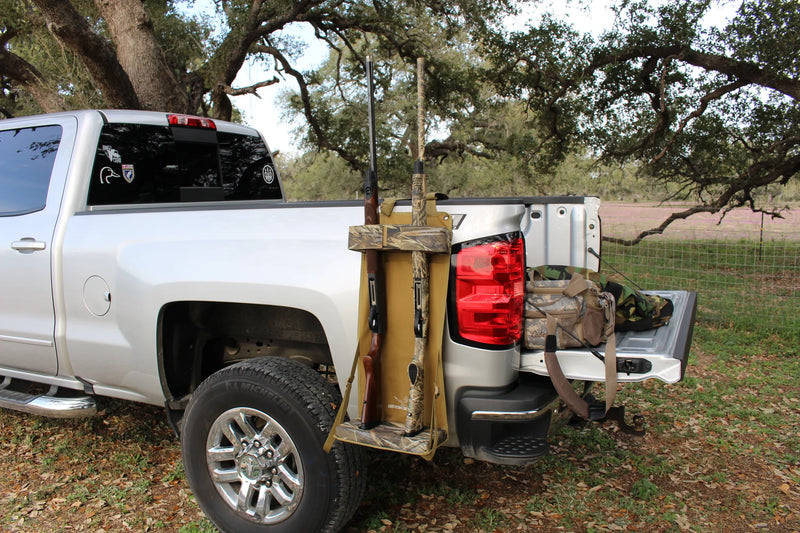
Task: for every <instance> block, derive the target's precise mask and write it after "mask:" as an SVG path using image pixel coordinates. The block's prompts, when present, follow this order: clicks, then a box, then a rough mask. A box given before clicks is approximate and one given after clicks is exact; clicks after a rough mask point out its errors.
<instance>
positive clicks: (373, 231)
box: [348, 224, 451, 254]
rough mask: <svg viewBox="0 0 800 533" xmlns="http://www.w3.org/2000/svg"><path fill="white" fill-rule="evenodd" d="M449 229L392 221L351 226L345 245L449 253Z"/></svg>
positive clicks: (367, 248) (375, 248) (362, 247)
mask: <svg viewBox="0 0 800 533" xmlns="http://www.w3.org/2000/svg"><path fill="white" fill-rule="evenodd" d="M450 241H451V232H450V231H449V230H448V229H447V228H441V227H434V226H413V225H393V224H370V225H362V226H350V233H349V237H348V248H349V249H350V250H356V251H359V252H363V251H364V250H403V251H411V252H414V251H417V252H428V253H439V254H443V253H450Z"/></svg>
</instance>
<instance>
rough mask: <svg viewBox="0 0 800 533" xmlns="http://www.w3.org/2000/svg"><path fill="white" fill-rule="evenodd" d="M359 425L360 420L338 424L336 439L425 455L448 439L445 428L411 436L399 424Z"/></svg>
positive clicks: (428, 429) (427, 429) (428, 430)
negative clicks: (371, 427)
mask: <svg viewBox="0 0 800 533" xmlns="http://www.w3.org/2000/svg"><path fill="white" fill-rule="evenodd" d="M358 425H359V421H358V420H355V421H353V422H344V423H342V424H340V425H338V426H336V439H337V440H341V441H344V442H350V443H352V444H358V445H360V446H369V447H370V448H378V449H381V450H394V451H398V452H403V453H408V454H412V455H423V456H424V455H428V454H429V453H431V451H432V450H435V449H436V446H437V445H438V444H441V443H442V442H444V441H445V440H447V432H445V431H444V430H437V431H436V433H435V434H433V435H431V430H430V428H425V429H423V430H422V431H420V432H419V433H417V434H416V435H414V436H411V437H409V436H407V435H406V431H405V427H403V426H401V425H399V424H391V423H383V424H381V425H379V426H377V427H376V428H374V429H361V428H360V427H358Z"/></svg>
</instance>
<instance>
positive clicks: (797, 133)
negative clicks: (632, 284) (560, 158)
mask: <svg viewBox="0 0 800 533" xmlns="http://www.w3.org/2000/svg"><path fill="white" fill-rule="evenodd" d="M720 6H722V7H734V6H738V7H737V8H736V10H735V14H734V16H733V18H732V19H731V20H730V21H729V22H727V23H725V22H722V21H719V20H713V18H712V17H713V13H714V12H713V11H712V8H715V7H717V8H718V7H720ZM615 13H616V22H615V25H614V26H613V28H611V29H610V30H609V31H607V32H605V33H603V34H601V35H600V36H599V37H597V38H591V37H589V36H586V35H580V34H579V33H577V32H576V31H575V30H574V29H572V28H571V27H569V26H567V25H564V24H562V23H560V22H558V21H557V20H555V19H554V18H551V17H545V18H544V20H543V21H542V23H541V24H540V25H538V26H536V27H531V28H528V29H526V30H524V31H515V32H510V33H505V34H499V33H498V34H495V35H493V36H491V37H490V39H489V40H488V41H487V51H488V56H489V57H491V63H492V65H493V66H494V69H493V70H492V72H493V73H494V74H495V77H494V81H495V87H496V88H497V91H498V93H499V94H503V95H506V96H510V97H514V98H519V99H521V100H522V101H525V102H526V103H527V105H528V106H529V107H530V108H531V109H536V110H538V111H539V115H538V117H539V120H540V124H541V126H542V127H543V129H544V131H546V132H547V133H546V135H545V136H544V137H543V138H542V143H541V147H540V149H541V151H542V152H543V153H544V154H545V155H546V156H548V157H552V155H555V154H561V153H564V152H568V151H570V150H574V149H576V148H577V149H582V150H587V151H588V153H590V154H591V155H593V156H597V157H598V159H599V160H601V161H606V162H608V161H616V162H621V163H629V164H633V165H635V166H636V167H637V168H638V171H639V172H640V173H641V174H643V175H645V176H647V177H648V178H650V179H651V180H655V181H656V182H662V183H672V184H675V187H673V188H672V197H673V198H679V199H692V200H694V201H696V202H698V205H696V206H695V207H692V208H690V209H686V210H685V211H682V212H680V213H675V214H673V216H672V217H670V219H669V220H667V221H665V224H664V225H662V227H659V228H655V229H654V230H653V231H650V232H645V233H643V234H642V235H640V236H639V237H638V238H637V239H634V240H633V242H636V241H637V240H639V239H641V238H642V237H644V236H646V235H647V234H651V233H658V232H660V231H662V230H663V229H664V228H665V227H666V225H667V224H668V223H670V222H671V221H673V220H675V219H677V218H685V217H687V216H690V215H691V214H694V213H697V212H701V211H706V212H718V211H720V210H725V209H730V208H732V207H737V206H742V205H749V206H750V207H752V208H754V209H758V207H757V203H756V196H755V193H756V191H758V190H760V189H763V188H764V187H766V186H768V185H770V184H781V185H785V184H787V183H788V182H789V181H790V180H792V179H796V178H797V177H798V172H800V149H798V146H800V121H798V119H800V105H798V97H800V58H799V57H798V55H797V53H796V50H797V46H798V44H800V9H798V5H797V2H796V1H795V0H771V1H765V0H754V1H751V0H745V1H741V2H711V1H710V0H696V1H682V2H664V3H656V2H646V1H627V0H626V1H620V2H617V5H616V8H615ZM771 213H773V214H777V213H776V212H775V211H771Z"/></svg>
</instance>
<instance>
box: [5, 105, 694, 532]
mask: <svg viewBox="0 0 800 533" xmlns="http://www.w3.org/2000/svg"><path fill="white" fill-rule="evenodd" d="M0 160H1V161H2V165H0V242H1V243H2V246H0V295H1V296H0V380H2V382H1V383H0V406H2V407H4V408H8V409H16V410H20V411H25V412H28V413H32V414H35V415H45V416H59V417H78V416H91V415H93V414H94V413H95V397H96V396H109V397H114V398H121V399H125V400H132V401H137V402H144V403H148V404H154V405H163V406H164V407H165V408H166V412H167V416H168V417H169V420H170V422H171V423H172V424H173V427H174V428H175V430H176V432H178V433H179V434H180V437H181V442H182V450H183V456H184V464H185V470H186V473H187V478H188V480H189V482H190V485H191V488H192V490H193V492H194V493H195V496H196V498H197V501H198V502H199V504H200V506H201V507H202V509H203V510H204V512H205V513H206V514H207V515H208V516H209V518H210V519H211V520H212V521H213V522H214V523H215V524H216V525H217V526H218V527H219V528H220V529H222V530H224V531H236V532H242V531H258V532H285V531H293V532H298V531H303V532H307V531H308V532H312V531H337V530H339V529H340V528H341V527H342V526H343V525H344V524H345V523H346V522H347V520H348V519H349V518H350V517H351V516H352V513H353V512H354V511H355V508H356V507H357V506H358V503H359V501H360V498H361V495H362V492H363V490H364V475H363V472H364V470H363V466H362V465H361V460H362V459H361V454H360V449H359V448H358V447H354V446H351V445H345V444H343V443H337V444H336V445H335V446H334V447H333V450H332V451H331V452H330V453H329V454H326V453H325V452H324V451H323V449H322V443H323V442H324V440H325V437H326V436H327V433H328V430H329V429H330V427H331V424H332V420H333V417H334V414H335V411H336V408H337V406H338V404H339V403H340V402H341V391H343V390H344V387H345V382H346V380H347V378H348V369H349V368H350V366H351V363H352V361H353V356H354V353H355V350H356V346H357V330H358V324H357V322H358V320H357V316H358V292H359V284H360V273H359V268H360V261H361V259H360V254H358V253H356V252H353V251H350V250H348V246H347V239H348V227H350V226H353V225H358V224H362V223H363V204H362V203H359V202H315V203H290V202H287V201H286V200H285V198H284V194H283V189H282V186H281V183H280V180H279V175H278V172H277V170H276V168H275V165H274V162H273V159H272V155H271V153H270V151H269V149H268V147H267V145H266V143H265V142H264V140H263V139H262V137H261V136H260V135H259V133H258V132H257V131H255V130H253V129H251V128H247V127H243V126H240V125H236V124H231V123H225V122H221V121H212V120H209V119H205V118H200V117H190V116H183V115H170V114H166V113H155V112H139V111H136V112H133V111H77V112H70V113H61V114H51V115H43V116H37V117H28V118H19V119H9V120H3V121H2V122H0ZM439 208H440V209H441V210H442V211H446V212H447V213H449V214H450V215H451V216H452V219H453V223H454V229H453V235H452V244H453V247H452V257H453V265H454V266H453V269H455V268H456V267H455V265H456V263H457V261H456V258H457V257H458V255H459V254H462V253H465V251H466V250H470V253H472V254H475V253H483V252H482V249H481V248H480V247H485V248H486V250H487V251H486V253H487V254H488V253H491V252H490V250H491V249H492V247H491V246H486V245H487V244H491V243H496V242H515V243H522V247H519V249H520V250H524V258H523V259H524V264H526V265H528V266H536V265H546V264H562V265H572V266H579V267H588V268H590V269H593V270H598V269H599V266H600V265H599V260H598V257H597V256H595V255H593V254H592V253H590V249H591V250H599V249H600V242H601V235H600V219H599V217H598V209H599V201H598V200H597V199H595V198H588V197H587V198H584V197H553V198H483V199H464V200H457V199H449V200H442V201H440V202H439ZM397 209H400V210H403V209H405V210H410V207H409V206H408V205H407V204H405V205H404V204H403V203H402V202H400V203H399V205H398V207H397ZM476 247H478V248H476ZM521 253H522V252H521ZM490 259H491V258H489V260H490ZM456 275H457V273H454V274H453V276H456ZM490 278H491V276H490ZM497 283H498V284H499V285H498V287H497V290H499V291H501V292H502V290H504V288H503V287H502V280H497ZM450 292H451V293H453V292H454V291H452V290H451V291H450ZM661 294H663V295H666V296H669V297H670V298H671V299H672V300H673V302H674V304H675V309H674V314H673V317H672V320H671V322H670V324H669V326H665V327H662V328H659V329H656V330H652V331H645V332H636V333H628V334H625V335H619V336H618V338H617V358H618V361H620V362H622V363H623V364H622V365H621V366H620V365H619V364H618V368H619V369H620V372H619V373H618V381H619V382H625V381H640V380H645V379H651V378H657V379H661V380H663V381H667V382H676V381H678V380H680V379H681V378H682V377H683V372H684V370H685V368H686V359H687V356H688V350H689V344H690V342H691V333H692V327H693V317H694V309H695V295H694V294H693V293H687V292H670V293H667V292H664V293H661ZM470 305H471V306H472V308H471V310H470V312H469V313H462V308H461V306H462V301H461V300H460V299H459V298H458V297H457V295H456V294H449V295H448V303H447V319H446V325H445V331H444V340H443V346H442V360H443V364H442V372H443V376H444V384H445V391H444V393H445V396H446V405H447V413H448V418H447V419H448V421H449V424H448V429H447V440H446V445H448V446H454V447H460V448H461V450H463V452H464V454H465V455H467V456H470V457H475V458H479V459H482V460H487V461H492V462H496V463H504V464H526V463H530V462H532V461H534V460H536V458H537V457H539V456H541V455H542V454H544V453H547V441H546V438H547V435H548V433H549V431H550V430H551V428H552V427H553V426H554V424H555V422H556V418H557V416H556V414H555V413H557V412H558V411H559V406H560V401H559V398H558V395H557V393H556V392H555V390H554V388H553V386H552V384H551V383H550V380H549V379H548V377H547V369H546V367H545V365H544V362H543V357H542V353H541V352H538V351H528V350H525V349H524V348H523V347H522V344H521V343H520V342H518V340H519V329H520V328H519V323H520V322H521V320H522V317H521V316H519V317H511V322H512V323H511V324H510V325H509V326H508V328H509V329H508V330H500V331H499V330H498V327H497V325H496V323H494V322H492V319H491V313H492V312H493V310H492V309H491V307H490V306H488V305H487V309H486V310H485V315H486V316H488V317H489V318H488V319H486V318H485V317H484V318H476V317H481V316H483V315H484V313H477V312H476V311H475V309H474V305H475V303H474V301H473V302H471V303H470ZM479 311H480V310H479ZM508 319H509V317H504V323H508ZM501 329H502V328H501ZM600 350H601V351H602V347H600ZM558 357H559V359H560V360H561V365H562V368H563V371H564V373H565V374H566V376H567V377H568V378H569V379H573V380H576V381H586V382H594V381H603V380H604V379H605V374H604V368H603V364H602V363H601V362H599V361H598V360H597V358H596V357H595V356H593V355H592V354H590V353H588V351H586V350H576V349H571V350H563V351H559V352H558ZM625 361H628V362H629V363H631V364H629V365H628V366H625V364H624V363H625ZM642 362H644V363H645V364H640V363H642ZM347 408H348V412H349V414H350V417H351V418H355V417H357V416H358V412H359V405H358V399H357V398H356V397H355V395H354V396H353V397H351V400H350V403H349V405H348V406H347Z"/></svg>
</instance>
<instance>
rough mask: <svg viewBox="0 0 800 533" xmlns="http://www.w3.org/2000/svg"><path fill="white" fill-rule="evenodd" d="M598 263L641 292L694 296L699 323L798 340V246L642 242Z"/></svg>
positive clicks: (609, 247) (608, 251)
mask: <svg viewBox="0 0 800 533" xmlns="http://www.w3.org/2000/svg"><path fill="white" fill-rule="evenodd" d="M603 258H604V260H605V261H607V262H608V263H610V264H611V265H613V266H614V267H615V268H617V269H618V270H620V271H621V272H623V273H624V274H625V275H626V276H628V277H629V278H631V279H632V280H634V281H635V282H636V283H638V284H639V285H641V286H642V287H643V288H645V289H683V290H693V291H697V292H698V293H699V301H698V319H699V320H700V321H701V322H702V323H708V324H713V325H723V326H729V327H735V328H738V329H744V330H748V329H758V330H770V331H779V332H781V333H783V334H786V335H789V336H795V337H796V338H797V337H800V313H798V311H797V310H798V308H800V242H796V241H767V242H764V243H762V244H759V243H758V242H756V241H738V242H730V241H675V240H645V241H643V242H641V243H640V244H639V245H637V246H634V247H624V246H619V245H613V244H604V245H603ZM603 271H604V272H605V273H607V274H611V273H612V272H613V270H611V269H610V268H609V267H608V266H607V265H605V266H604V267H603Z"/></svg>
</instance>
